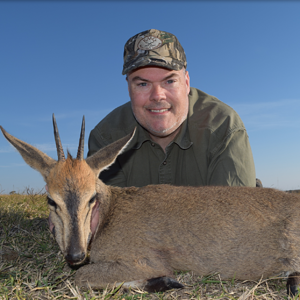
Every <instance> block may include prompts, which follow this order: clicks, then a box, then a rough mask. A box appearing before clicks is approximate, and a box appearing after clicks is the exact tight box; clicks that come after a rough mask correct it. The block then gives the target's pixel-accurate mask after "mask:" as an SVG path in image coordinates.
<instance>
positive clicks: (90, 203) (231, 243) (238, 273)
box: [1, 116, 300, 295]
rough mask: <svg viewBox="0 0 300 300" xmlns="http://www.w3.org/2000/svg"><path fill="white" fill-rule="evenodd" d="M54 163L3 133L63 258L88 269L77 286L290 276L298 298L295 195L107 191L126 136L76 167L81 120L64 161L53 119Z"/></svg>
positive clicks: (153, 287)
mask: <svg viewBox="0 0 300 300" xmlns="http://www.w3.org/2000/svg"><path fill="white" fill-rule="evenodd" d="M53 124H54V133H55V141H56V145H57V152H58V161H56V160H54V159H52V158H50V157H49V156H47V155H46V154H44V153H43V152H41V151H39V150H38V149H36V148H35V147H33V146H31V145H29V144H27V143H25V142H22V141H21V140H19V139H17V138H15V137H13V136H11V135H10V134H8V133H7V132H6V131H5V130H4V129H3V128H2V127H1V130H2V132H3V134H4V136H5V137H6V138H7V140H8V141H9V142H10V143H11V144H12V145H13V146H14V147H15V148H16V149H17V150H18V151H19V153H20V154H21V155H22V157H23V158H24V160H25V161H26V163H27V164H29V165H30V166H31V167H33V168H34V169H36V170H37V171H39V172H40V173H41V175H42V176H43V177H44V180H45V182H46V183H47V186H48V203H49V207H50V217H49V225H50V229H51V231H52V232H53V233H54V234H55V237H56V240H57V242H58V244H59V247H60V249H61V251H62V253H63V255H64V256H65V259H66V260H67V261H68V263H69V264H71V265H78V264H81V263H83V262H84V260H85V259H86V256H87V251H88V250H87V249H88V246H89V244H91V250H90V263H89V264H87V265H84V266H83V267H81V268H80V269H79V270H78V271H77V273H76V278H75V280H76V284H77V285H79V286H91V287H92V288H105V287H106V286H107V285H110V284H111V285H112V284H114V283H121V282H125V283H124V286H127V287H128V286H135V287H141V288H144V289H146V290H147V291H163V290H166V289H169V288H174V287H182V285H181V284H180V283H178V282H176V281H175V280H173V279H172V276H173V272H174V270H182V271H187V270H189V271H193V272H194V273H195V274H199V275H207V274H211V273H215V272H219V273H220V275H221V277H222V278H223V279H226V278H227V279H229V278H233V277H234V278H236V279H242V280H246V279H249V280H257V279H259V278H261V276H264V277H268V276H271V275H277V274H279V273H281V272H283V271H289V272H291V273H290V274H291V275H290V276H289V279H288V282H287V288H288V293H290V294H293V295H294V294H296V293H297V286H298V283H299V280H298V277H297V276H298V275H299V273H297V271H300V226H299V221H300V197H299V196H298V195H295V194H289V193H285V192H281V191H278V190H274V189H267V188H249V187H217V186H215V187H212V186H204V187H188V186H185V187H177V186H169V185H149V186H146V187H142V188H136V187H129V188H118V187H112V186H107V185H105V184H104V183H103V182H101V181H100V180H99V173H100V172H101V171H102V170H104V169H106V168H108V167H109V166H110V165H111V164H112V163H113V162H114V161H115V159H116V157H117V156H118V155H119V154H120V153H121V152H122V151H124V150H125V148H126V146H127V145H128V143H129V142H130V139H131V137H130V136H125V137H124V138H122V139H120V140H118V141H116V142H114V143H113V144H111V145H108V146H107V147H105V148H103V149H102V150H99V151H98V152H97V153H95V154H94V155H93V156H91V157H88V158H87V159H86V160H84V159H83V144H84V120H83V124H82V130H81V137H80V142H79V149H78V154H77V158H75V159H74V158H72V157H71V155H70V154H68V157H67V158H65V156H64V153H63V149H62V145H61V142H60V138H59V135H58V131H57V127H56V122H55V119H54V116H53Z"/></svg>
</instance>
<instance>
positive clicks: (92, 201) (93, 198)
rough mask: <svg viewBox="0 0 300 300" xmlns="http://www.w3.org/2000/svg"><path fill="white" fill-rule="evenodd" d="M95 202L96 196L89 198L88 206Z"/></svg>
mask: <svg viewBox="0 0 300 300" xmlns="http://www.w3.org/2000/svg"><path fill="white" fill-rule="evenodd" d="M95 200H96V195H95V196H94V197H92V198H91V200H90V201H89V204H90V205H91V204H93V203H94V202H95Z"/></svg>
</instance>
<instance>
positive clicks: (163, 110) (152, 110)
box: [149, 108, 170, 113]
mask: <svg viewBox="0 0 300 300" xmlns="http://www.w3.org/2000/svg"><path fill="white" fill-rule="evenodd" d="M169 110H170V108H162V109H149V111H151V112H153V113H163V112H165V111H169Z"/></svg>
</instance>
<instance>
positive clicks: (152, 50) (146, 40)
mask: <svg viewBox="0 0 300 300" xmlns="http://www.w3.org/2000/svg"><path fill="white" fill-rule="evenodd" d="M144 66H159V67H164V68H167V69H171V70H176V71H178V70H181V69H182V68H183V67H185V68H186V66H187V62H186V57H185V53H184V50H183V48H182V46H181V44H180V43H179V41H178V39H177V38H176V36H175V35H173V34H171V33H168V32H165V31H160V30H156V29H150V30H146V31H143V32H141V33H138V34H136V35H135V36H133V37H132V38H130V39H129V40H128V41H127V42H126V44H125V47H124V65H123V72H122V74H123V75H125V74H127V73H128V72H131V71H133V70H134V69H137V68H139V67H144Z"/></svg>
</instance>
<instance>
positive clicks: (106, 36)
mask: <svg viewBox="0 0 300 300" xmlns="http://www.w3.org/2000/svg"><path fill="white" fill-rule="evenodd" d="M299 13H300V2H297V1H175V2H172V1H165V2H164V1H154V2H153V1H152V2H147V1H110V2H109V1H107V2H106V1H63V2H61V1H52V2H51V1H28V2H27V1H2V2H0V103H1V106H0V125H2V126H3V127H4V128H5V129H6V130H7V131H8V132H9V133H11V134H13V135H14V136H16V137H18V138H20V139H22V140H24V141H26V142H28V143H30V144H33V145H35V146H37V147H38V148H39V149H41V150H42V151H44V152H46V153H47V154H48V155H50V156H51V157H53V158H55V159H56V158H57V157H56V150H55V143H54V137H53V129H52V121H51V116H52V113H55V115H56V119H57V123H58V128H59V131H60V135H61V139H62V143H63V146H64V148H65V149H67V148H68V149H69V150H70V152H71V153H73V154H75V153H76V151H77V146H78V140H79V131H80V126H81V119H82V116H83V115H85V118H86V143H85V144H86V146H85V153H86V152H87V139H88V135H89V132H90V130H91V129H92V128H94V126H95V125H96V124H97V123H98V122H99V121H100V120H101V119H102V118H103V117H104V116H105V115H106V114H107V113H109V112H110V111H111V110H113V109H114V108H115V107H117V106H119V105H121V104H123V103H125V102H127V101H129V96H128V92H127V85H126V81H125V78H124V76H122V75H121V72H122V63H123V57H122V56H123V46H124V44H125V42H126V41H127V40H128V39H129V38H130V37H131V36H133V35H135V34H136V33H138V32H141V31H143V30H147V29H150V28H155V29H160V30H164V31H168V32H171V33H173V34H175V35H176V36H177V37H178V39H179V41H180V42H181V44H182V45H183V47H184V49H185V52H186V55H187V61H188V67H187V69H188V71H189V73H190V77H191V85H192V86H193V87H196V88H198V89H201V90H202V91H204V92H206V93H208V94H211V95H214V96H216V97H217V98H219V99H220V100H221V101H223V102H225V103H227V104H228V105H230V106H231V107H233V108H234V109H235V110H236V111H237V112H238V113H239V114H240V116H241V118H242V120H243V121H244V123H245V126H246V128H247V131H248V135H249V139H250V143H251V147H252V151H253V156H254V161H255V166H256V173H257V177H258V178H260V179H261V180H262V182H263V184H264V186H266V187H274V188H278V189H282V190H287V189H300V175H299V170H300V156H299V152H300V117H299V112H300V58H299V57H300V55H299V53H300V39H299V31H300V18H299ZM43 186H44V182H43V180H42V177H41V176H40V175H39V173H37V172H36V171H35V170H32V169H31V168H30V167H28V166H27V165H26V164H25V163H24V161H23V160H22V158H21V157H20V155H19V154H18V153H17V152H16V151H15V150H14V149H13V148H12V146H10V145H9V144H8V142H7V141H6V140H5V139H4V137H3V136H2V135H1V136H0V192H4V193H8V192H10V191H12V190H15V191H17V192H22V191H24V189H25V187H31V188H34V189H36V190H39V189H41V188H42V187H43Z"/></svg>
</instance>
